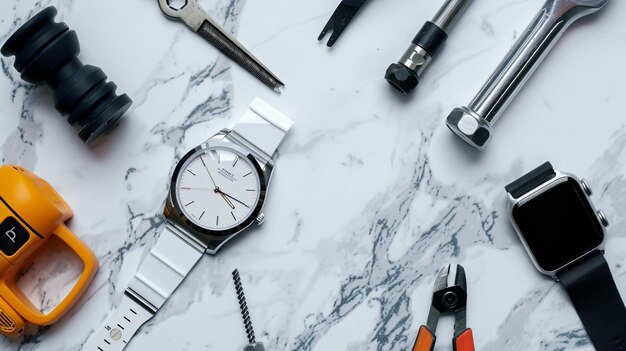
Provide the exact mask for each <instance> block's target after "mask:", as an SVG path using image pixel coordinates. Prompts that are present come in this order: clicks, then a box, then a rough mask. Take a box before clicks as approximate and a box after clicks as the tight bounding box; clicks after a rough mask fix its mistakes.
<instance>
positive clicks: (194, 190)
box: [177, 147, 261, 231]
mask: <svg viewBox="0 0 626 351" xmlns="http://www.w3.org/2000/svg"><path fill="white" fill-rule="evenodd" d="M260 191H261V187H260V180H259V175H258V174H257V171H256V169H255V167H254V165H253V164H252V162H251V161H250V160H249V159H248V158H247V157H245V156H243V155H242V154H239V153H238V152H235V151H232V150H230V149H226V148H219V147H216V148H209V149H205V150H203V151H202V152H200V153H198V154H196V155H194V156H193V157H192V158H191V159H189V160H187V162H186V163H185V164H184V165H183V167H182V169H181V170H180V175H179V179H178V182H177V193H178V202H179V205H180V207H181V209H182V211H183V213H184V214H185V216H186V217H187V218H189V219H190V220H191V221H192V222H194V223H195V224H196V225H199V226H200V227H202V228H205V229H209V230H216V231H220V230H227V229H231V228H234V227H236V226H238V225H240V224H241V223H242V222H244V221H245V220H246V219H248V218H249V217H250V216H251V215H252V213H253V211H254V209H255V207H256V205H257V202H258V201H259V195H260V194H259V193H260Z"/></svg>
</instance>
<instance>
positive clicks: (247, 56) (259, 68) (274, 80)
mask: <svg viewBox="0 0 626 351" xmlns="http://www.w3.org/2000/svg"><path fill="white" fill-rule="evenodd" d="M159 7H160V8H161V11H162V12H163V14H164V15H165V16H166V17H167V18H169V19H171V20H175V21H182V22H184V23H185V24H186V25H187V27H189V29H191V30H192V31H194V32H195V33H197V34H199V35H200V36H201V37H203V38H204V39H205V40H206V41H208V42H209V43H211V44H212V45H213V46H215V47H216V48H217V49H218V50H220V51H221V52H223V53H224V54H225V55H226V56H228V57H229V58H231V59H232V60H233V61H235V62H236V63H237V64H239V65H240V66H241V67H243V68H244V69H245V70H246V71H248V72H250V74H252V75H253V76H255V77H256V78H257V79H258V80H260V81H261V82H263V83H264V84H265V85H267V86H268V87H270V88H272V89H273V90H274V91H276V92H278V93H280V88H281V87H283V86H284V85H285V84H283V82H281V81H280V79H278V77H277V76H276V75H275V74H274V73H272V72H271V71H270V70H269V68H267V67H265V65H263V64H262V63H261V61H260V60H259V59H257V58H256V57H255V56H254V55H253V54H252V53H251V52H250V51H248V49H246V48H245V46H243V44H241V43H240V42H239V41H238V40H237V39H236V38H235V37H233V36H232V35H230V33H228V32H227V31H226V30H224V29H223V28H222V27H221V26H220V25H219V24H217V22H215V20H213V19H212V18H211V17H210V16H209V15H208V14H207V13H206V12H205V11H204V10H203V9H202V7H200V5H199V4H198V0H185V4H184V5H183V6H182V7H180V8H178V9H176V8H174V7H172V6H170V1H169V0H159Z"/></svg>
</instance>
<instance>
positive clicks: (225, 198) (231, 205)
mask: <svg viewBox="0 0 626 351" xmlns="http://www.w3.org/2000/svg"><path fill="white" fill-rule="evenodd" d="M215 192H216V193H218V194H220V195H222V198H223V199H224V201H226V203H227V204H228V206H230V208H232V209H233V210H234V209H235V205H233V203H232V202H231V201H230V200H228V198H227V197H226V196H224V195H226V194H224V193H223V192H221V191H220V190H219V188H216V189H215Z"/></svg>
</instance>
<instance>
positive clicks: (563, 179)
mask: <svg viewBox="0 0 626 351" xmlns="http://www.w3.org/2000/svg"><path fill="white" fill-rule="evenodd" d="M505 189H506V191H507V193H508V199H509V209H510V214H511V222H512V224H513V227H514V228H515V231H516V232H517V234H518V236H519V238H520V240H521V241H522V243H523V245H524V247H525V249H526V251H527V252H528V254H529V256H530V257H531V259H532V261H533V263H534V265H535V267H536V268H537V269H538V270H539V271H540V272H541V273H543V274H546V275H549V276H551V277H552V278H554V279H556V280H557V281H559V282H560V283H561V284H562V285H563V287H564V288H565V289H566V290H567V293H568V295H569V297H570V299H571V300H572V303H573V305H574V308H575V309H576V311H577V312H578V315H579V316H580V318H581V320H582V323H583V325H584V327H585V329H586V331H587V334H588V335H589V339H590V340H591V342H592V344H593V345H594V346H595V348H596V349H597V350H601V351H603V350H607V351H618V350H619V351H623V350H626V307H624V303H623V301H622V299H621V297H620V294H619V291H618V289H617V286H616V285H615V281H614V280H613V276H612V275H611V271H610V269H609V266H608V264H607V262H606V260H605V258H604V255H603V254H604V244H605V241H606V227H607V226H608V224H609V223H608V220H607V218H606V215H605V214H604V212H602V211H598V210H596V208H595V206H594V205H593V203H592V201H591V199H590V196H591V194H592V191H591V187H590V186H589V183H588V182H587V181H586V180H584V179H583V180H581V179H578V178H577V177H576V176H574V175H572V174H568V173H564V172H560V171H558V170H555V169H554V168H553V167H552V165H551V164H550V163H549V162H546V163H544V164H543V165H541V166H540V167H538V168H536V169H535V170H533V171H531V172H529V173H528V174H526V175H524V176H523V177H521V178H520V179H518V180H516V181H514V182H513V183H511V184H509V185H507V186H506V187H505Z"/></svg>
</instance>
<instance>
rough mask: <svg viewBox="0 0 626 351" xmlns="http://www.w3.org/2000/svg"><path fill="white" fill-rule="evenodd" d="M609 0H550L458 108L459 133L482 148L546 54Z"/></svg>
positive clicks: (455, 127) (453, 123)
mask: <svg viewBox="0 0 626 351" xmlns="http://www.w3.org/2000/svg"><path fill="white" fill-rule="evenodd" d="M606 2H607V0H547V1H546V3H545V4H544V5H543V7H542V8H541V10H539V13H538V14H537V16H536V17H535V19H534V20H533V21H532V22H531V23H530V26H528V28H527V29H526V30H525V32H524V33H523V34H522V36H521V37H520V38H519V39H518V40H517V42H516V43H515V45H514V46H513V48H512V49H511V50H510V51H509V53H508V54H507V55H506V57H505V58H504V60H503V61H502V62H501V63H500V65H499V66H498V68H496V70H495V72H494V73H493V74H492V75H491V77H490V78H489V80H487V83H485V85H484V86H483V87H482V89H481V90H480V91H479V92H478V95H476V97H475V98H474V100H472V102H471V103H470V104H469V105H468V106H467V107H465V106H463V107H458V108H455V109H454V110H453V111H452V112H451V113H450V115H449V116H448V119H447V121H446V124H447V125H448V127H449V128H450V130H452V131H453V132H454V133H455V134H456V135H457V136H459V137H460V138H461V139H463V140H464V141H465V142H467V143H468V144H470V145H472V146H473V147H475V148H477V149H479V150H482V149H484V148H485V146H486V145H487V142H488V141H489V140H490V139H491V135H492V134H493V124H494V123H495V122H496V120H497V119H498V117H500V114H501V113H502V112H503V111H504V109H505V108H506V107H507V106H508V105H509V103H510V102H511V101H512V100H513V98H514V97H515V95H517V93H518V92H519V90H520V89H521V88H522V86H523V85H524V83H526V81H527V80H528V78H530V76H531V75H532V73H533V72H534V71H535V70H536V69H537V67H538V66H539V64H540V63H541V62H542V61H543V59H544V58H545V57H546V55H547V54H548V52H549V51H550V49H551V48H552V47H553V46H554V44H555V43H556V42H557V40H558V39H559V38H560V37H561V35H562V34H563V32H565V30H566V29H567V28H568V27H569V26H570V25H571V24H572V23H574V22H575V21H576V20H578V19H579V18H582V17H584V16H587V15H590V14H592V13H594V12H597V11H599V10H600V9H601V8H602V7H603V6H604V5H605V4H606Z"/></svg>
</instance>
